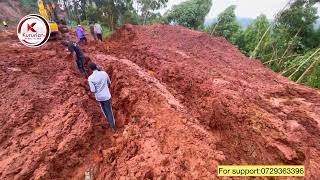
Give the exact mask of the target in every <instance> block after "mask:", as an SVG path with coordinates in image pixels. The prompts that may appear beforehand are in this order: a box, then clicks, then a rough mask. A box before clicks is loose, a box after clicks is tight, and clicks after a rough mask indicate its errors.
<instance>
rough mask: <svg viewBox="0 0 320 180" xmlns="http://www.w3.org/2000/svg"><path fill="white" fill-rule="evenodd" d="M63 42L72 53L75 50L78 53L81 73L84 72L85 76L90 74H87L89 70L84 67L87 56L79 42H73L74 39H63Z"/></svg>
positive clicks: (77, 59)
mask: <svg viewBox="0 0 320 180" xmlns="http://www.w3.org/2000/svg"><path fill="white" fill-rule="evenodd" d="M62 44H63V45H64V46H67V47H68V49H67V50H68V51H69V52H70V53H71V54H73V52H75V53H76V63H77V66H78V69H79V71H80V73H81V74H83V75H84V76H86V77H87V76H88V75H87V72H86V71H85V69H84V58H85V57H84V54H83V52H82V50H81V48H80V46H79V45H78V44H77V43H75V42H73V41H67V40H65V41H62Z"/></svg>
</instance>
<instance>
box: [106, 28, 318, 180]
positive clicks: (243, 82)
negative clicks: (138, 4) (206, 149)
mask: <svg viewBox="0 0 320 180" xmlns="http://www.w3.org/2000/svg"><path fill="white" fill-rule="evenodd" d="M106 46H107V49H108V53H112V54H114V55H115V56H118V57H122V58H126V59H129V60H130V61H132V62H134V63H136V64H137V65H138V66H140V67H141V68H143V69H144V70H145V71H146V72H152V76H153V77H155V78H156V79H158V80H159V82H160V83H161V84H163V86H165V87H166V88H167V89H168V91H169V92H170V93H171V94H172V95H173V96H174V97H175V98H176V99H177V100H178V101H179V102H180V103H181V104H182V105H183V107H184V110H185V112H187V113H186V115H187V116H188V117H192V118H194V119H196V120H198V121H199V122H200V125H201V126H202V127H203V128H205V129H207V132H208V133H210V134H211V135H212V136H214V137H215V138H217V139H218V141H217V142H215V147H214V148H213V149H214V150H215V151H221V152H222V154H223V156H224V158H223V159H221V160H219V161H218V162H219V164H304V165H306V170H307V177H309V178H311V177H313V178H315V177H317V176H318V175H319V171H317V169H318V168H319V164H318V162H319V160H320V158H319V157H320V156H319V155H320V142H319V139H320V93H319V91H316V90H313V89H310V88H307V87H304V86H301V85H298V84H295V83H292V82H291V81H289V80H287V79H286V78H285V77H282V76H280V75H278V74H276V73H273V72H272V71H271V70H269V69H267V68H265V67H264V66H263V65H262V64H261V63H260V62H259V61H256V60H249V59H248V58H246V57H245V56H244V55H242V54H241V53H240V52H239V51H238V49H236V48H235V47H233V46H232V45H231V44H230V43H228V42H227V41H226V40H225V39H224V38H221V37H209V36H208V35H207V34H205V33H201V32H195V31H191V30H188V29H185V28H182V27H173V26H160V25H156V26H152V27H143V26H131V25H126V26H124V27H123V28H122V29H120V30H119V31H118V32H117V33H116V34H114V35H113V36H112V37H111V38H110V40H109V42H107V44H106Z"/></svg>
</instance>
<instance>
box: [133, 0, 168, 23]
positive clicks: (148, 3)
mask: <svg viewBox="0 0 320 180" xmlns="http://www.w3.org/2000/svg"><path fill="white" fill-rule="evenodd" d="M167 2H168V0H137V3H138V5H139V6H140V10H141V13H142V16H143V24H145V23H146V21H147V19H148V18H149V17H151V16H153V15H154V13H153V11H155V10H158V9H160V8H162V7H165V6H166V4H167Z"/></svg>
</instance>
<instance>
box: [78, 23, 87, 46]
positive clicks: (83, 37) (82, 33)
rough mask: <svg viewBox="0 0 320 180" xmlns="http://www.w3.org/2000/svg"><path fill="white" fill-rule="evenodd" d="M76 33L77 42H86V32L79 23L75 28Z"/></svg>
mask: <svg viewBox="0 0 320 180" xmlns="http://www.w3.org/2000/svg"><path fill="white" fill-rule="evenodd" d="M76 35H77V37H78V39H79V43H80V44H82V43H84V44H87V38H86V34H85V31H84V30H83V28H82V27H81V25H80V24H79V25H78V27H77V29H76Z"/></svg>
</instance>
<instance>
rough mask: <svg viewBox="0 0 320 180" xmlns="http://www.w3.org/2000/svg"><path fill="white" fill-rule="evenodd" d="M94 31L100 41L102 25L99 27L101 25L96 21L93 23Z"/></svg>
mask: <svg viewBox="0 0 320 180" xmlns="http://www.w3.org/2000/svg"><path fill="white" fill-rule="evenodd" d="M94 33H95V35H96V36H97V38H98V39H99V40H100V41H102V27H101V25H100V24H99V23H98V22H96V23H95V24H94Z"/></svg>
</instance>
